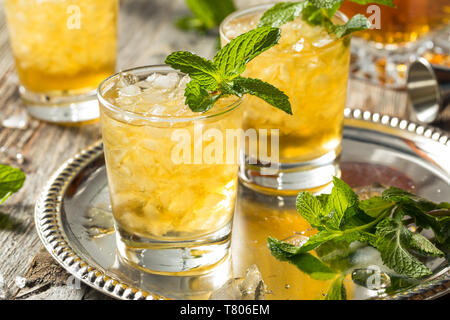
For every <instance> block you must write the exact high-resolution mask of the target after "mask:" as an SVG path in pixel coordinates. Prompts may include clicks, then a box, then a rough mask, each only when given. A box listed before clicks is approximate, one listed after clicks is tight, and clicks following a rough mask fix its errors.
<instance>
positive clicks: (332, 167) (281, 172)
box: [239, 151, 341, 196]
mask: <svg viewBox="0 0 450 320" xmlns="http://www.w3.org/2000/svg"><path fill="white" fill-rule="evenodd" d="M339 157H340V156H339V155H337V154H336V152H335V151H331V152H329V153H327V154H325V155H323V156H322V157H320V158H317V159H314V160H311V161H308V162H299V163H289V164H278V166H276V168H273V167H272V168H271V167H270V166H263V165H258V164H257V165H254V164H250V161H249V159H248V158H246V159H245V163H244V164H243V165H241V167H240V172H239V177H240V179H241V181H242V183H243V184H244V185H245V186H246V187H248V188H250V189H252V190H255V191H258V192H262V193H267V194H278V195H284V196H291V195H297V194H298V192H300V191H310V192H312V193H321V192H324V190H325V189H327V187H329V186H330V184H331V183H332V181H333V177H334V176H336V177H340V175H341V171H340V168H339Z"/></svg>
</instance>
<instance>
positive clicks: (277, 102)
mask: <svg viewBox="0 0 450 320" xmlns="http://www.w3.org/2000/svg"><path fill="white" fill-rule="evenodd" d="M280 32H281V31H280V30H279V29H277V28H272V27H263V28H258V29H255V30H252V31H249V32H247V33H244V34H242V35H240V36H238V37H237V38H235V39H233V40H231V41H230V43H228V44H227V45H226V46H225V47H224V48H222V49H221V50H220V51H219V52H218V53H217V54H216V56H215V57H214V60H213V61H209V60H206V59H204V58H202V57H199V56H197V55H195V54H193V53H190V52H186V51H178V52H174V53H172V54H170V55H169V56H168V57H167V58H166V64H168V65H170V66H171V67H172V68H174V69H178V70H180V71H181V72H183V73H186V74H188V75H189V76H190V77H191V82H192V83H190V85H189V86H187V87H186V92H185V96H186V104H187V105H188V106H189V107H190V108H191V110H192V111H194V112H205V111H207V110H209V109H210V108H211V107H212V106H213V105H214V103H215V102H217V100H218V99H220V98H221V97H222V96H225V95H236V96H238V97H242V96H243V95H244V94H252V95H255V96H257V97H259V98H261V99H263V100H264V101H266V102H268V103H269V104H271V105H273V106H275V107H276V108H279V109H281V110H283V111H285V112H287V113H289V114H292V110H291V104H290V102H289V98H288V97H287V96H286V95H285V94H284V93H283V92H282V91H280V90H278V89H277V88H275V87H274V86H272V85H270V84H268V83H265V82H263V81H261V80H257V79H250V78H242V77H240V74H241V73H242V72H244V71H245V67H246V64H247V63H248V62H250V61H251V60H252V59H253V58H255V57H256V56H257V55H259V54H261V53H262V52H264V51H266V50H267V49H269V48H271V47H272V46H274V45H275V44H277V43H278V40H279V39H280Z"/></svg>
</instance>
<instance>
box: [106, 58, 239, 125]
mask: <svg viewBox="0 0 450 320" xmlns="http://www.w3.org/2000/svg"><path fill="white" fill-rule="evenodd" d="M139 72H140V73H142V74H146V75H147V76H149V75H150V74H152V73H158V72H164V73H167V72H175V73H178V74H179V75H183V76H184V75H185V74H184V73H182V72H180V71H178V70H175V69H173V68H172V67H170V66H169V65H166V64H159V65H147V66H140V67H135V68H130V69H125V70H121V71H119V72H117V73H115V74H113V75H111V76H109V77H108V78H106V79H105V80H103V81H102V82H101V83H100V85H99V86H98V89H97V98H98V100H99V102H100V108H101V107H102V106H103V107H105V108H107V109H108V110H109V111H111V112H113V113H116V114H120V115H124V116H126V117H127V118H130V120H144V121H149V122H168V123H179V122H192V121H198V120H204V119H209V118H214V117H218V116H220V115H223V114H226V113H228V112H231V111H233V110H234V109H236V108H237V107H239V105H240V104H241V103H242V100H243V98H239V97H236V101H234V102H233V103H231V104H228V105H226V106H225V107H222V108H220V109H219V110H216V111H215V112H211V113H209V111H210V110H208V111H207V112H206V113H199V115H192V116H185V115H184V116H166V115H161V116H158V115H143V114H142V113H139V112H133V111H128V110H124V109H123V108H121V107H119V106H118V105H116V104H115V103H111V102H109V101H108V100H107V99H106V98H105V97H104V91H105V88H108V85H109V84H110V83H111V82H112V81H114V80H116V79H117V78H118V77H120V75H121V74H122V73H129V74H132V75H136V73H139Z"/></svg>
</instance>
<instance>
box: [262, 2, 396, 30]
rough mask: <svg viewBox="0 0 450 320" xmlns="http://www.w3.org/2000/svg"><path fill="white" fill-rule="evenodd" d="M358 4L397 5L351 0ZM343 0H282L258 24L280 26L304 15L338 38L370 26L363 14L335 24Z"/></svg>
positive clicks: (306, 19) (309, 20) (306, 18)
mask: <svg viewBox="0 0 450 320" xmlns="http://www.w3.org/2000/svg"><path fill="white" fill-rule="evenodd" d="M351 1H353V2H356V3H358V4H362V5H364V4H368V3H376V4H381V5H385V6H390V7H395V4H394V2H393V0H351ZM343 2H344V1H343V0H305V1H298V2H280V3H277V4H276V5H274V6H273V7H272V8H270V9H269V10H267V11H266V12H265V13H264V14H263V16H262V17H261V19H260V21H259V23H258V26H259V27H263V26H272V27H280V26H282V25H283V24H285V23H288V22H290V21H293V20H295V19H296V18H297V17H299V16H302V18H303V20H305V21H307V22H308V23H310V24H311V25H314V26H322V27H323V28H325V29H326V30H327V31H328V32H329V33H333V34H335V35H336V37H337V38H342V37H344V36H346V35H349V34H350V33H352V32H356V31H361V30H365V29H369V28H370V22H369V20H368V19H367V18H366V17H365V16H364V15H362V14H357V15H355V16H353V17H351V18H350V19H349V21H347V22H346V23H345V24H334V22H333V16H334V15H335V14H336V12H337V11H338V10H339V8H340V6H341V5H342V3H343Z"/></svg>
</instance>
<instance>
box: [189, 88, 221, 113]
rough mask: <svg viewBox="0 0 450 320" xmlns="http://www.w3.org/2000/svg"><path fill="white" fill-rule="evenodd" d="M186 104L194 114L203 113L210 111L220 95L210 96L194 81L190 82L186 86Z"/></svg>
mask: <svg viewBox="0 0 450 320" xmlns="http://www.w3.org/2000/svg"><path fill="white" fill-rule="evenodd" d="M184 95H185V97H186V104H187V105H188V106H189V107H190V109H191V110H192V111H194V112H205V111H208V110H209V109H211V108H212V107H213V106H214V104H215V103H216V101H217V100H218V99H219V98H220V95H218V94H216V95H211V94H209V92H208V91H206V90H205V89H204V88H203V87H202V86H201V85H200V83H199V82H197V81H196V80H192V81H190V82H189V83H188V84H187V85H186V92H185V93H184Z"/></svg>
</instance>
